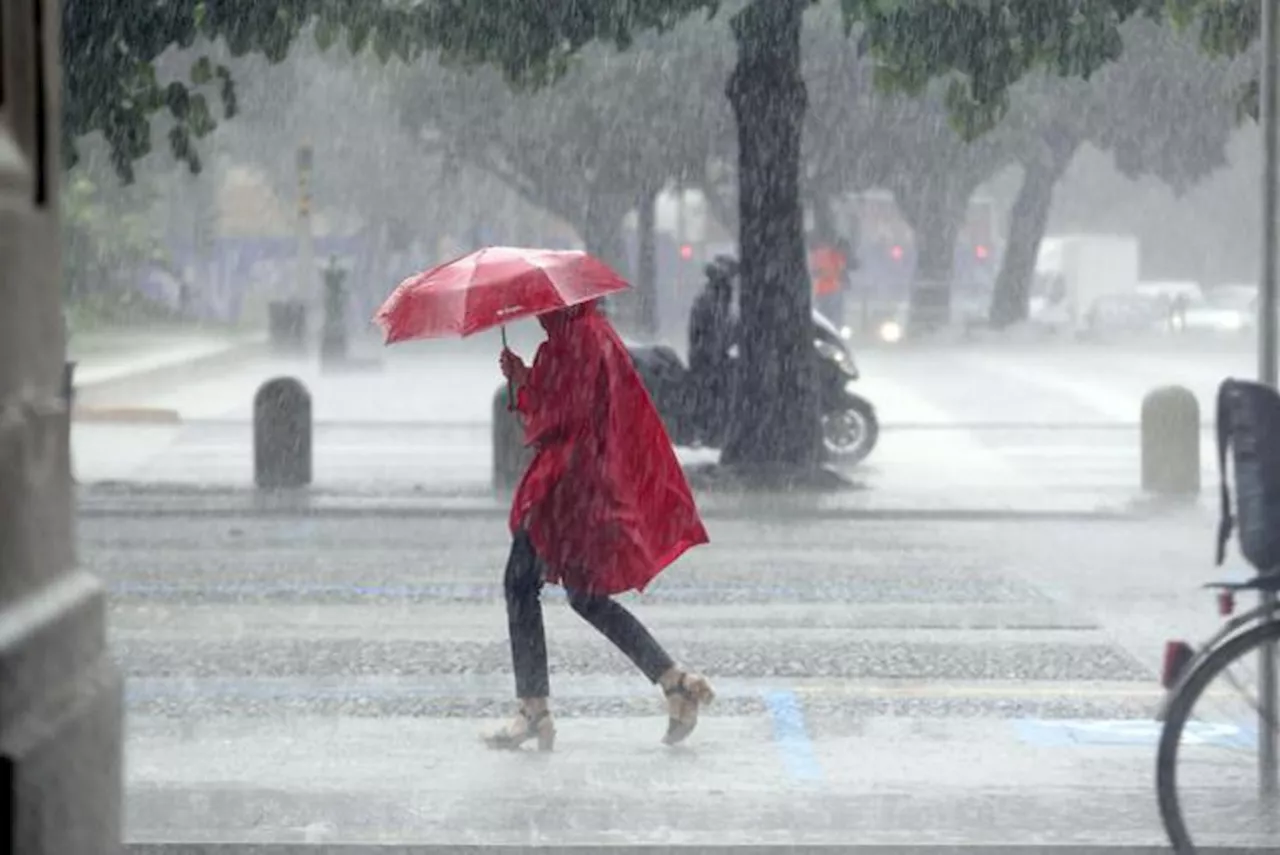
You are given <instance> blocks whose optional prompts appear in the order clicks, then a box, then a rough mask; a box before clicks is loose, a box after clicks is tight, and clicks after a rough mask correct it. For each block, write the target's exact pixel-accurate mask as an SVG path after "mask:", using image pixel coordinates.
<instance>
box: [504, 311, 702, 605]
mask: <svg viewBox="0 0 1280 855" xmlns="http://www.w3.org/2000/svg"><path fill="white" fill-rule="evenodd" d="M540 320H541V321H542V325H543V328H544V329H546V331H547V340H546V341H545V342H544V343H543V344H542V346H541V347H539V348H538V353H537V356H536V357H535V358H534V361H533V366H532V367H531V368H530V370H529V374H528V377H527V378H526V379H525V382H524V383H523V385H522V386H521V387H520V391H519V393H518V394H517V402H516V408H517V409H518V410H519V411H520V413H521V415H522V416H523V417H524V421H525V442H526V444H527V445H532V446H534V448H535V449H536V453H535V455H534V458H533V461H532V462H531V463H530V464H529V469H528V470H527V471H526V472H525V474H524V477H523V478H522V479H521V481H520V485H519V486H518V487H517V488H516V494H515V501H514V502H513V503H512V506H511V519H510V523H511V531H512V532H513V533H514V532H516V531H517V530H519V529H520V528H524V529H525V530H527V531H528V533H529V537H530V539H531V540H532V542H533V546H534V549H535V550H536V551H537V553H538V556H539V557H540V558H541V559H542V560H543V562H544V563H545V564H546V567H547V581H548V582H552V583H555V584H561V585H564V586H565V587H566V588H568V589H570V590H575V591H582V592H583V593H588V594H594V595H612V594H619V593H622V592H623V591H632V590H636V591H642V590H644V588H645V586H646V585H648V584H649V583H650V582H651V581H652V580H653V579H654V577H656V576H657V575H658V574H659V573H660V572H662V570H663V569H664V568H665V567H666V566H667V565H669V564H671V562H673V561H675V560H676V559H677V558H679V557H680V555H682V554H683V553H684V552H685V551H686V550H687V549H689V548H690V547H693V546H697V545H698V544H702V543H706V542H707V541H708V538H707V532H706V529H704V528H703V526H702V521H701V520H700V519H699V518H698V509H697V507H696V506H695V505H694V501H693V496H692V494H691V493H690V491H689V485H688V483H687V482H686V481H685V478H684V472H683V471H681V469H680V463H679V461H677V460H676V456H675V451H674V450H673V449H672V446H671V440H670V438H669V437H668V436H667V431H666V428H665V427H664V426H663V424H662V420H661V418H660V417H659V415H658V412H657V410H656V409H654V406H653V402H652V401H651V400H650V398H649V393H648V392H647V391H646V390H645V388H644V383H643V381H642V380H641V379H640V375H639V374H637V373H636V369H635V367H634V366H633V365H632V363H631V357H630V355H629V354H628V353H627V351H626V346H625V345H624V344H623V343H622V341H621V339H619V338H618V335H617V333H616V332H614V330H613V327H612V326H610V324H609V322H608V320H606V319H605V318H604V317H603V316H602V315H600V314H599V313H598V312H597V311H596V308H595V305H594V304H586V305H583V306H578V307H575V308H573V309H569V310H566V311H562V312H557V313H554V314H552V315H544V316H542V317H541V318H540Z"/></svg>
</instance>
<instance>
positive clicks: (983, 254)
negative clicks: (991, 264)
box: [973, 244, 990, 261]
mask: <svg viewBox="0 0 1280 855" xmlns="http://www.w3.org/2000/svg"><path fill="white" fill-rule="evenodd" d="M973 254H974V255H976V256H977V257H978V259H979V260H981V261H985V260H986V259H987V256H988V255H989V254H990V251H989V250H988V249H987V248H986V246H984V245H983V244H978V245H977V246H975V247H974V248H973Z"/></svg>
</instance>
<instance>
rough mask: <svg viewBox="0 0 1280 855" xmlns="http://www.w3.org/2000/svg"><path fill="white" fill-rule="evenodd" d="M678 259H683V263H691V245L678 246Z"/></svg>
mask: <svg viewBox="0 0 1280 855" xmlns="http://www.w3.org/2000/svg"><path fill="white" fill-rule="evenodd" d="M680 258H681V259H683V260H685V261H692V260H693V245H692V244H687V243H682V244H680Z"/></svg>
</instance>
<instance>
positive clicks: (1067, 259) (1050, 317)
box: [1030, 234, 1139, 332]
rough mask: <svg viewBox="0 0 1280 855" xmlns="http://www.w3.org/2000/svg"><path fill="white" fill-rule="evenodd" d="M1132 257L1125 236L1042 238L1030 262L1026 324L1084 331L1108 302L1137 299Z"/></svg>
mask: <svg viewBox="0 0 1280 855" xmlns="http://www.w3.org/2000/svg"><path fill="white" fill-rule="evenodd" d="M1138 251H1139V247H1138V239H1137V238H1136V237H1132V236H1129V235H1104V234H1075V235H1057V236H1053V237H1046V238H1045V239H1044V240H1043V241H1041V243H1040V253H1039V255H1038V256H1037V258H1036V272H1035V282H1034V283H1033V286H1032V291H1031V307H1030V308H1031V312H1030V314H1031V320H1032V321H1033V322H1035V323H1037V324H1041V325H1044V326H1048V327H1050V328H1053V329H1055V330H1058V331H1062V332H1082V331H1086V330H1088V329H1090V328H1091V327H1092V326H1093V322H1094V321H1095V320H1096V319H1097V315H1098V312H1100V311H1105V309H1106V306H1107V304H1108V302H1110V301H1112V298H1117V299H1118V298H1130V297H1136V295H1137V294H1138V263H1139V255H1138Z"/></svg>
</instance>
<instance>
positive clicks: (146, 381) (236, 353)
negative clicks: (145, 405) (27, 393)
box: [75, 335, 268, 411]
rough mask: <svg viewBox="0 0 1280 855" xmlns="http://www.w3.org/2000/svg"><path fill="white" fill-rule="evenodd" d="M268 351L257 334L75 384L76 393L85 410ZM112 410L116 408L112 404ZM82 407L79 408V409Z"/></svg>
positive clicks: (196, 377)
mask: <svg viewBox="0 0 1280 855" xmlns="http://www.w3.org/2000/svg"><path fill="white" fill-rule="evenodd" d="M267 351H268V345H267V339H266V336H265V335H254V336H251V337H249V338H247V339H245V340H244V341H240V342H237V343H234V344H230V345H229V346H228V347H227V348H225V349H224V350H220V351H217V352H215V353H209V354H204V355H202V356H195V357H191V358H186V359H177V360H175V361H173V362H170V363H167V364H164V365H157V366H154V367H151V368H145V369H142V370H141V371H137V372H135V373H131V374H127V375H124V376H121V377H112V378H109V379H105V380H98V381H96V382H90V383H76V385H75V395H76V401H77V403H78V404H84V405H85V407H84V408H83V409H85V410H92V409H95V406H94V405H95V404H100V403H101V404H108V399H113V400H117V401H118V400H119V399H120V398H127V397H129V396H131V395H135V394H141V393H145V392H149V391H153V387H154V386H155V385H156V384H158V383H171V382H175V381H178V380H182V381H184V382H190V381H194V380H200V379H203V378H205V377H207V376H209V375H210V374H216V373H218V372H220V371H223V370H225V369H226V368H228V367H230V366H234V365H237V364H239V363H241V362H244V361H246V360H249V359H253V358H254V357H257V356H262V355H264V354H266V353H267ZM109 408H110V409H117V408H114V407H109ZM80 409H81V408H79V407H77V411H79V410H80Z"/></svg>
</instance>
